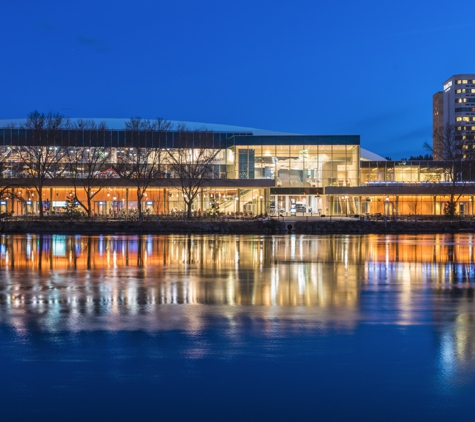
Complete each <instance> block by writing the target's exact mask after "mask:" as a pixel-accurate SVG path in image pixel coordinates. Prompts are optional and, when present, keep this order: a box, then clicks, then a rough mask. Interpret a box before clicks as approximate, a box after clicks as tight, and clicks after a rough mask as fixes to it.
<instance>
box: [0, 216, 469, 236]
mask: <svg viewBox="0 0 475 422" xmlns="http://www.w3.org/2000/svg"><path fill="white" fill-rule="evenodd" d="M0 232H1V233H3V234H27V233H36V234H83V235H103V234H257V235H261V234H370V233H374V234H396V233H398V234H412V233H414V234H418V233H421V234H422V233H460V232H466V233H475V221H468V220H460V221H448V220H447V221H445V220H440V221H369V220H354V219H341V220H335V219H333V220H329V219H326V220H323V219H321V220H318V219H314V220H295V221H291V220H288V221H282V220H278V219H272V218H271V219H255V220H211V221H206V220H189V221H183V220H161V221H145V222H142V223H139V222H138V221H121V220H117V221H114V220H112V221H110V220H109V221H88V220H44V221H43V220H4V221H2V222H0Z"/></svg>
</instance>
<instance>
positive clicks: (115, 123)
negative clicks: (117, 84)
mask: <svg viewBox="0 0 475 422" xmlns="http://www.w3.org/2000/svg"><path fill="white" fill-rule="evenodd" d="M79 119H80V118H79V117H73V118H70V120H71V121H72V122H75V121H77V120H79ZM82 119H83V120H93V121H94V122H95V123H101V122H104V123H105V124H106V125H107V127H108V128H109V129H116V130H120V129H124V127H125V123H126V122H127V121H129V120H130V119H128V118H102V119H101V118H96V117H93V118H82ZM25 120H26V119H10V120H8V119H0V127H4V126H10V125H12V124H13V125H14V126H20V125H22V124H23V123H25ZM170 122H171V124H172V125H173V126H177V125H178V124H185V125H186V126H187V127H188V128H189V129H203V128H206V129H208V130H212V131H214V132H230V133H232V132H238V133H249V132H252V134H253V135H264V136H265V135H297V134H296V133H288V132H277V131H273V130H266V129H256V128H252V127H245V126H234V125H223V124H217V123H200V122H183V121H178V120H170ZM360 156H361V159H362V160H369V161H386V159H385V158H383V157H381V156H380V155H378V154H375V153H374V152H371V151H368V150H367V149H364V148H361V150H360Z"/></svg>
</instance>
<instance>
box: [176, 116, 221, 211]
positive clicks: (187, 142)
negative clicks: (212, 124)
mask: <svg viewBox="0 0 475 422" xmlns="http://www.w3.org/2000/svg"><path fill="white" fill-rule="evenodd" d="M178 132H179V133H178V140H177V142H176V145H175V148H173V149H168V150H167V152H168V160H167V161H168V168H169V169H170V170H171V172H172V173H171V174H172V176H173V177H172V178H171V179H170V182H171V183H172V185H174V186H175V187H176V188H178V189H179V190H181V193H182V195H183V201H184V203H185V205H186V215H187V217H188V218H190V217H191V213H192V205H193V201H194V200H195V199H196V197H197V195H198V193H199V192H200V190H201V189H202V187H203V186H204V185H206V183H207V182H208V181H209V180H210V179H213V178H214V176H215V175H214V171H213V161H214V159H215V158H216V155H217V154H218V153H219V149H216V148H215V145H214V133H213V132H212V131H209V130H206V129H203V130H189V129H187V128H186V126H184V125H181V126H179V127H178Z"/></svg>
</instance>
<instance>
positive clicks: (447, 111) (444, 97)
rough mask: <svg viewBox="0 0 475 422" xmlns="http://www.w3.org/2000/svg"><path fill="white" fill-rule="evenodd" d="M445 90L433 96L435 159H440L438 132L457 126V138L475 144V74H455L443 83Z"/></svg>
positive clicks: (465, 142) (441, 157) (464, 142)
mask: <svg viewBox="0 0 475 422" xmlns="http://www.w3.org/2000/svg"><path fill="white" fill-rule="evenodd" d="M443 89H444V90H443V91H440V92H437V93H436V94H435V95H434V97H433V148H434V159H435V160H440V159H443V158H444V157H443V156H442V155H441V151H440V146H439V145H437V136H436V134H437V132H438V131H440V129H441V128H444V127H447V126H448V125H454V126H455V140H456V141H457V140H460V141H461V143H463V144H471V143H473V144H474V145H475V74H462V75H454V76H452V77H450V78H449V79H447V80H446V81H445V82H444V83H443Z"/></svg>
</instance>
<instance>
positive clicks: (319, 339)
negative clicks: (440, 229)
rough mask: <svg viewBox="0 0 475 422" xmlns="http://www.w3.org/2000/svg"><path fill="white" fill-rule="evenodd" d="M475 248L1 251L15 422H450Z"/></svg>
mask: <svg viewBox="0 0 475 422" xmlns="http://www.w3.org/2000/svg"><path fill="white" fill-rule="evenodd" d="M474 245H475V235H472V234H457V235H361V236H359V235H339V236H337V235H333V236H331V235H328V236H318V235H282V236H222V235H216V236H211V235H210V236H196V235H190V236H184V235H183V236H176V235H170V236H140V237H139V236H37V235H25V236H2V237H0V374H1V381H2V382H1V387H0V409H1V414H2V416H1V418H2V420H32V419H36V420H49V421H51V420H65V419H68V420H85V419H90V420H96V419H97V420H99V419H103V420H124V421H125V420H203V421H205V420H206V421H227V420H248V421H249V420H252V421H254V420H255V421H262V420H278V421H280V420H282V421H284V420H286V421H288V420H309V419H313V420H317V419H318V420H350V419H351V420H353V419H356V420H365V421H371V420H374V421H379V420H389V421H392V420H394V421H396V420H398V421H399V420H421V419H424V420H425V419H427V420H448V419H454V418H466V419H468V418H470V417H471V416H472V413H473V410H472V408H473V404H472V403H473V397H474V394H475V308H474V303H473V295H474V286H475V267H474V264H473V262H474V253H475V252H474Z"/></svg>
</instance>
